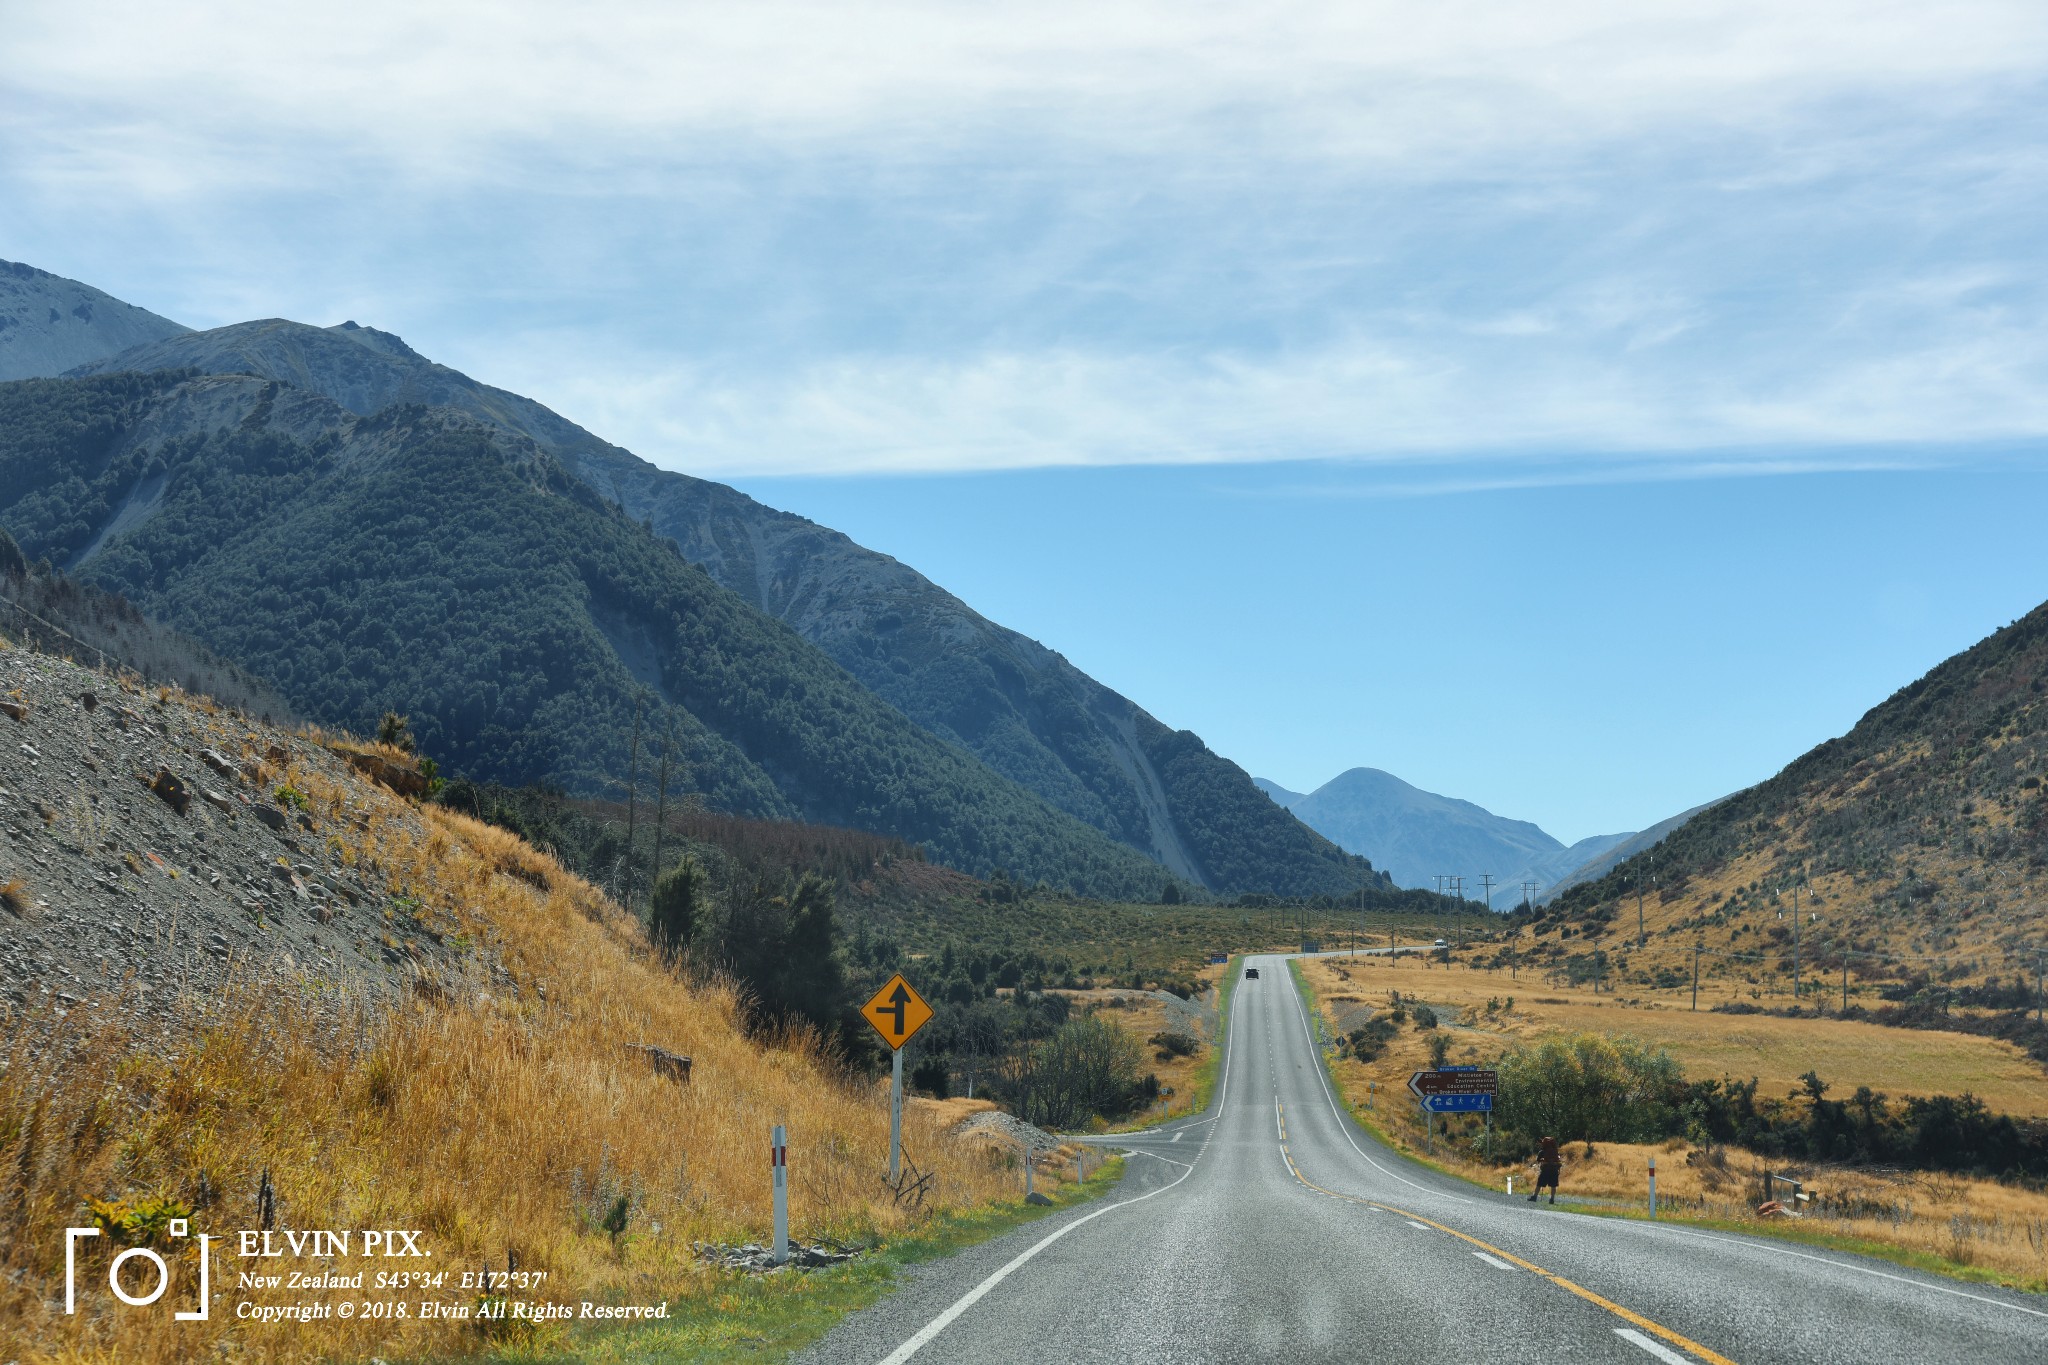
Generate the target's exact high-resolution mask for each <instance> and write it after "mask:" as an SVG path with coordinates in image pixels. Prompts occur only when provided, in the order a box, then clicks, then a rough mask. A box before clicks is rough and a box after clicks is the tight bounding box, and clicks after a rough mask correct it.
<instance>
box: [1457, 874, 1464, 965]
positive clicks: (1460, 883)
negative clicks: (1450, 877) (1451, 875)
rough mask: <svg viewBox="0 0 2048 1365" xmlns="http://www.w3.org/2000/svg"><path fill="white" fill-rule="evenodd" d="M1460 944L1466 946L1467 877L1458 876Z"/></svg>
mask: <svg viewBox="0 0 2048 1365" xmlns="http://www.w3.org/2000/svg"><path fill="white" fill-rule="evenodd" d="M1458 946H1459V947H1460V948H1462V947H1464V946H1465V879H1464V878H1463V877H1460V878H1458Z"/></svg>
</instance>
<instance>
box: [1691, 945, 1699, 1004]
mask: <svg viewBox="0 0 2048 1365" xmlns="http://www.w3.org/2000/svg"><path fill="white" fill-rule="evenodd" d="M1692 1012H1693V1013H1694V1014H1698V1013H1699V1012H1700V945H1699V944H1697V943H1695V944H1693V945H1692Z"/></svg>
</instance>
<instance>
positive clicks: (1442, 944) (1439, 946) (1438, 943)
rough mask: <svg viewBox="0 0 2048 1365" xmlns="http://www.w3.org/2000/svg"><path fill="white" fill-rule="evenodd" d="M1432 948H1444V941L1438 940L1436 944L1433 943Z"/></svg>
mask: <svg viewBox="0 0 2048 1365" xmlns="http://www.w3.org/2000/svg"><path fill="white" fill-rule="evenodd" d="M1432 946H1434V947H1438V948H1441V947H1443V946H1444V941H1443V940H1442V939H1438V940H1437V941H1436V943H1435V944H1434V945H1432Z"/></svg>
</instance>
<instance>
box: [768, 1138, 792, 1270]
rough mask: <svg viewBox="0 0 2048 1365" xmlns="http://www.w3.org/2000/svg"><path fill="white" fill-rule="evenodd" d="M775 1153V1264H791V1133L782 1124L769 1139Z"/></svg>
mask: <svg viewBox="0 0 2048 1365" xmlns="http://www.w3.org/2000/svg"><path fill="white" fill-rule="evenodd" d="M769 1142H770V1144H771V1145H772V1146H773V1147H774V1151H775V1158H774V1159H775V1264H777V1265H787V1264H788V1263H789V1131H788V1130H787V1129H786V1128H784V1127H783V1126H782V1125H781V1124H779V1123H778V1124H776V1125H775V1130H774V1132H773V1133H772V1134H771V1136H770V1137H769Z"/></svg>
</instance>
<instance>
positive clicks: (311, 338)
mask: <svg viewBox="0 0 2048 1365" xmlns="http://www.w3.org/2000/svg"><path fill="white" fill-rule="evenodd" d="M183 367H192V368H196V369H200V370H203V371H206V372H209V373H248V374H256V375H261V376H264V377H266V378H272V379H277V380H281V381H283V382H285V383H289V384H293V385H295V386H298V387H301V388H306V389H310V390H312V391H314V392H318V393H322V394H325V395H326V396H327V397H329V398H331V399H333V400H334V401H336V402H338V403H340V404H342V405H343V406H345V407H347V408H349V409H350V410H351V411H353V412H356V413H358V414H362V415H365V416H367V415H370V414H374V413H376V412H379V411H381V410H382V409H384V408H386V407H387V406H389V405H391V404H394V403H427V404H435V405H445V406H449V407H455V408H460V409H462V410H463V411H465V412H469V413H472V414H474V415H476V416H478V417H481V418H484V419H486V420H488V421H491V422H494V423H497V424H499V425H502V426H504V427H507V428H509V429H511V430H513V431H516V432H519V433H522V434H524V435H526V436H529V437H531V438H533V440H534V441H535V442H537V443H538V444H539V445H540V446H541V447H542V448H544V449H545V450H547V451H548V452H549V453H551V454H553V455H555V456H556V457H557V458H558V459H559V460H560V461H561V463H562V465H563V466H564V467H565V468H567V469H568V470H569V471H570V472H572V473H574V474H575V475H576V476H577V477H578V478H580V479H581V480H582V481H583V482H585V483H586V484H587V485H589V486H590V487H591V488H593V489H596V490H597V491H598V492H599V493H600V494H602V495H603V496H604V497H605V498H606V499H608V500H611V501H616V502H617V503H619V504H620V505H621V506H622V507H623V508H624V509H625V511H626V513H627V515H628V516H630V517H631V518H633V519H635V520H640V521H645V522H647V523H648V524H649V525H650V526H651V527H652V528H653V530H654V531H655V532H657V533H658V534H660V535H662V536H665V537H668V538H670V539H673V540H674V541H675V542H676V543H677V544H678V545H680V546H681V547H682V550H683V553H684V555H685V556H687V557H688V558H689V559H690V560H691V561H692V562H694V563H698V564H701V565H703V566H704V567H705V568H706V569H707V570H708V571H709V572H710V573H711V575H712V576H713V577H714V578H716V579H717V580H718V581H719V582H720V583H722V584H724V585H725V586H726V587H728V588H730V589H732V590H733V591H734V592H736V593H738V594H739V595H740V596H741V597H744V598H745V599H746V600H747V601H749V602H751V603H752V604H754V605H755V606H757V607H758V608H760V609H761V610H762V611H765V612H767V613H768V614H770V615H772V616H775V617H777V618H779V619H781V620H783V621H786V622H787V623H788V624H789V625H790V626H791V627H792V628H794V629H795V630H796V631H797V633H798V634H800V635H802V636H803V637H804V638H805V639H807V640H809V641H811V642H812V643H814V644H816V645H818V646H819V647H821V648H822V649H824V650H825V652H826V653H828V654H830V655H831V656H832V658H833V659H834V660H836V661H837V662H838V663H839V664H840V665H841V666H842V667H844V668H845V669H846V670H847V671H848V672H850V673H851V674H853V676H854V677H856V678H858V679H859V680H860V681H861V682H862V683H863V684H864V685H865V686H867V687H868V688H869V689H870V690H872V691H873V692H874V693H875V694H876V695H878V696H880V697H882V698H884V699H885V700H887V701H888V702H890V703H891V704H892V705H894V706H895V707H897V708H898V709H899V710H901V711H902V712H903V714H905V715H907V716H909V717H910V718H911V719H912V720H913V721H915V722H917V723H918V724H919V725H920V726H922V727H924V728H925V729H926V730H928V731H929V732H931V733H932V734H935V735H937V736H939V737H940V738H942V739H945V740H948V741H951V742H953V743H957V744H959V745H960V746H961V747H963V748H965V749H966V750H968V751H969V752H970V753H973V754H974V755H976V756H977V757H978V758H980V759H981V760H982V761H983V762H985V763H987V764H988V765H989V766H990V767H992V768H994V769H995V770H996V771H997V772H999V773H1002V774H1003V775H1004V776H1006V777H1008V778H1010V779H1012V780H1013V781H1015V782H1018V783H1020V784H1022V785H1023V786H1025V787H1028V788H1030V789H1031V790H1032V791H1035V792H1037V793H1038V794H1039V795H1041V796H1042V797H1044V798H1045V799H1046V800H1047V801H1049V802H1051V803H1052V804H1053V805H1054V806H1056V807H1058V808H1059V809H1061V810H1063V811H1066V812H1067V813H1069V814H1071V815H1074V816H1076V817H1077V818H1079V819H1081V820H1083V821H1085V822H1086V823H1088V824H1090V825H1092V826H1094V827H1095V828H1096V829H1099V830H1101V831H1103V832H1104V833H1106V834H1108V835H1110V836H1111V837H1112V838H1114V839H1117V840H1119V841H1121V842H1123V843H1125V844H1127V845H1129V846H1130V847H1132V848H1135V849H1138V850H1139V851H1141V852H1143V853H1145V854H1146V855H1147V856H1148V857H1151V858H1153V859H1155V860H1156V861H1158V862H1159V863H1160V864H1162V865H1163V866H1165V867H1166V868H1168V869H1169V870H1171V871H1173V872H1175V873H1177V874H1178V875H1181V876H1183V877H1186V878H1188V879H1189V880H1192V881H1197V882H1202V883H1205V884H1207V885H1208V886H1210V887H1212V888H1214V889H1216V890H1220V891H1277V892H1282V893H1288V894H1311V893H1317V892H1341V891H1344V890H1347V889H1350V888H1353V887H1356V886H1358V885H1360V884H1361V882H1363V883H1366V884H1372V885H1379V884H1383V879H1381V878H1378V877H1375V876H1373V875H1372V874H1371V870H1370V869H1369V868H1366V867H1364V866H1362V865H1361V864H1360V862H1359V860H1358V859H1356V858H1350V857H1346V856H1345V854H1344V853H1343V852H1342V850H1340V849H1339V848H1337V847H1336V845H1334V844H1332V843H1331V842H1330V841H1329V840H1327V839H1325V838H1323V837H1321V836H1320V835H1318V834H1317V833H1316V832H1315V831H1314V830H1312V829H1310V828H1309V827H1307V826H1306V825H1304V824H1302V823H1301V822H1300V821H1298V820H1295V819H1292V818H1290V817H1289V816H1288V815H1287V814H1286V813H1285V812H1284V811H1282V810H1280V809H1279V808H1277V807H1275V806H1274V805H1273V804H1272V803H1271V802H1269V801H1267V800H1265V799H1264V798H1263V797H1261V796H1260V795H1259V793H1258V791H1257V789H1256V788H1255V787H1253V785H1252V783H1251V780H1250V778H1249V777H1247V776H1246V775H1245V773H1244V772H1243V770H1242V769H1240V768H1238V767H1237V765H1235V764H1233V763H1231V762H1229V761H1228V760H1226V759H1224V758H1222V757H1220V756H1218V755H1216V754H1215V753H1212V752H1211V751H1210V750H1209V749H1208V748H1207V746H1206V745H1204V744H1203V743H1202V742H1201V740H1200V739H1199V738H1198V737H1197V736H1195V735H1193V734H1192V733H1190V732H1188V731H1174V730H1172V729H1170V728H1168V727H1167V726H1165V725H1162V724H1161V723H1159V722H1158V721H1157V720H1155V719H1154V718H1153V717H1151V716H1150V715H1148V714H1147V713H1146V712H1145V711H1144V710H1142V709H1141V708H1140V707H1138V706H1137V705H1136V704H1134V703H1133V702H1131V701H1130V700H1129V699H1128V698H1125V697H1123V696H1121V695H1119V694H1118V693H1116V692H1114V691H1111V690H1110V689H1109V688H1106V687H1104V686H1102V685H1101V684H1100V683H1098V682H1096V681H1095V680H1094V679H1092V678H1090V677H1089V676H1087V675H1086V674H1084V673H1082V672H1081V671H1080V670H1079V669H1077V668H1075V667H1074V666H1073V665H1072V664H1070V663H1068V662H1067V661H1066V660H1065V659H1064V658H1062V657H1061V656H1060V655H1059V654H1057V653H1056V652H1054V651H1053V650H1050V649H1047V648H1046V647H1045V646H1043V645H1041V644H1039V643H1037V642H1036V641H1034V640H1030V639H1027V638H1025V637H1024V636H1022V635H1019V634H1017V633H1016V632H1014V631H1011V630H1006V629H1004V628H1003V627H1002V626H999V625H997V624H995V623H994V622H991V621H989V620H987V619H985V618H984V617H982V616H980V615H979V614H978V613H976V612H975V611H974V610H973V609H971V608H970V607H968V606H967V605H966V604H965V603H963V602H961V601H960V600H959V599H958V598H956V597H954V596H953V595H952V594H950V593H948V592H946V591H945V590H944V589H942V588H940V587H938V586H937V585H936V584H934V583H932V582H931V581H930V580H928V579H926V578H924V577H923V576H922V575H920V574H918V573H917V572H915V571H914V570H912V569H910V568H908V567H906V566H905V565H903V564H901V563H899V562H897V561H896V560H894V559H892V558H890V557H889V556H887V555H882V554H877V553H875V552H874V551H871V550H868V549H865V548H863V547H861V546H859V545H857V544H855V543H854V542H853V541H851V540H849V539H848V538H847V537H846V536H844V535H842V534H840V533H839V532H837V531H834V530H831V529H829V528H827V527H823V526H819V525H817V524H816V523H814V522H811V521H809V520H806V519H805V518H803V517H799V516H794V515H792V514H790V513H787V512H779V511H776V510H775V509H773V508H770V507H766V506H763V505H762V504H760V503H758V502H756V501H755V500H754V499H752V498H749V497H747V496H746V495H745V494H743V493H740V492H738V491H737V490H735V489H732V488H729V487H726V486H725V485H723V484H718V483H712V482H709V481H707V480H703V479H696V478H691V477H689V476H687V475H682V474H672V473H668V472H666V471H663V470H660V469H657V468H656V467H655V466H653V465H651V464H649V463H647V462H646V461H645V460H642V459H640V458H639V457H637V456H635V455H634V454H632V453H631V452H630V451H627V450H623V449H621V448H619V447H617V446H614V445H611V444H609V443H607V442H605V441H602V440H600V439H598V438H597V437H595V436H593V435H591V434H590V433H589V432H587V431H585V430H583V429H582V428H581V427H578V426H576V425H575V424H574V423H572V422H569V421H567V420H566V419H564V418H562V417H561V416H559V415H557V414H556V413H554V412H551V411H550V410H548V409H547V408H545V407H542V406H541V405H540V404H538V403H535V402H533V401H532V400H531V399H527V398H523V397H521V396H519V395H517V394H513V393H507V392H505V391H504V390H501V389H495V388H491V387H490V386H488V385H484V384H479V383H477V382H476V381H475V380H472V379H470V378H469V377H468V376H466V375H464V374H461V373H460V372H458V371H456V370H452V369H450V368H448V367H447V366H444V365H438V364H435V363H433V362H432V361H429V360H426V359H425V358H423V357H421V356H420V355H418V354H417V353H416V352H414V351H413V350H412V348H411V347H409V346H407V345H406V344H405V343H404V342H403V341H401V340H399V338H397V337H395V336H392V335H390V334H389V333H385V332H379V331H376V330H374V329H371V328H365V327H359V326H357V325H356V324H354V323H352V322H351V323H344V324H341V325H340V326H338V327H329V328H319V327H310V326H306V325H304V324H300V323H293V322H286V321H283V320H278V319H271V320H267V321H262V322H248V323H240V324H236V325H235V326H232V327H222V328H217V329H215V330H213V331H209V332H199V333H193V334H191V335H188V336H182V337H177V338H173V339H169V340H166V341H163V342H159V343H157V344H154V345H149V346H144V347H140V348H137V349H135V350H131V351H128V352H125V353H123V354H121V355H118V356H114V357H111V358H109V359H107V360H103V361H101V362H98V363H97V364H96V365H94V366H92V367H90V368H91V369H92V370H93V371H94V372H101V373H104V372H112V371H116V370H124V369H131V370H155V369H165V368H172V369H175V368H183Z"/></svg>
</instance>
